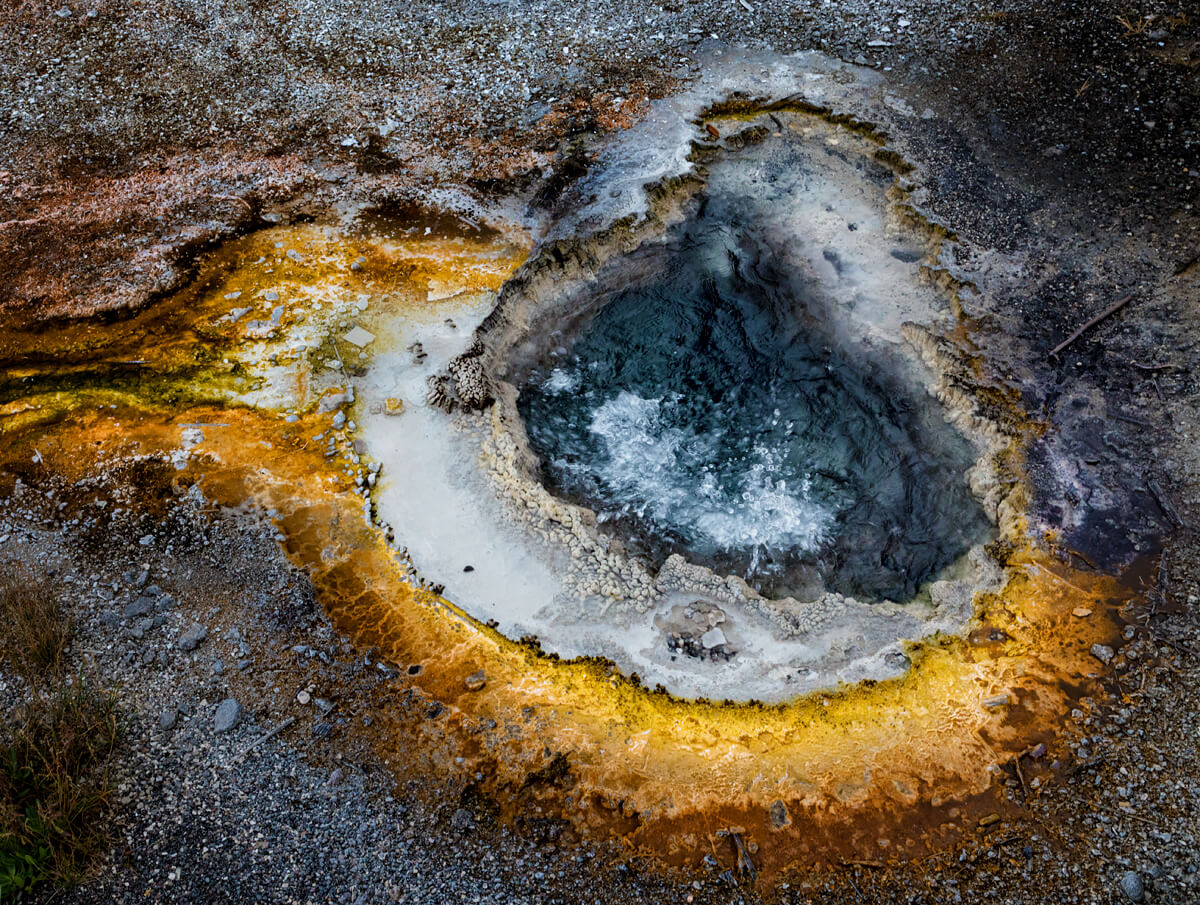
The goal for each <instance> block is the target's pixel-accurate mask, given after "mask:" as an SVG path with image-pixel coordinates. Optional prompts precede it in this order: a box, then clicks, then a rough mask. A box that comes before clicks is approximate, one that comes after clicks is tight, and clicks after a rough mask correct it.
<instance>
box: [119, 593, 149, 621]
mask: <svg viewBox="0 0 1200 905" xmlns="http://www.w3.org/2000/svg"><path fill="white" fill-rule="evenodd" d="M153 609H154V598H153V597H147V596H144V595H143V596H142V597H139V598H138V599H137V600H135V601H134V602H133V603H131V604H129V606H127V607H125V618H126V619H137V618H138V617H139V616H149V615H150V613H151V611H152V610H153Z"/></svg>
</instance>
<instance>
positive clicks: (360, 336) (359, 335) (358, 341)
mask: <svg viewBox="0 0 1200 905" xmlns="http://www.w3.org/2000/svg"><path fill="white" fill-rule="evenodd" d="M342 339H344V340H346V342H348V343H350V345H352V346H358V347H359V348H360V349H361V348H362V347H363V346H367V345H370V344H371V343H372V342H374V341H375V334H374V333H371V332H370V331H369V330H364V329H363V328H362V327H357V326H356V327H355V328H354V329H353V330H351V331H350V332H349V333H347V334H346V335H345V336H343V337H342Z"/></svg>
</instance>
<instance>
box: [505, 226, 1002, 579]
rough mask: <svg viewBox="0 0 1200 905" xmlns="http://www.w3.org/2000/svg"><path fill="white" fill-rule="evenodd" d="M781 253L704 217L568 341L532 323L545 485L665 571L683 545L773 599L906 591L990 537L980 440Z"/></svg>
mask: <svg viewBox="0 0 1200 905" xmlns="http://www.w3.org/2000/svg"><path fill="white" fill-rule="evenodd" d="M883 253H886V252H883ZM773 260H774V255H773V254H772V253H771V252H770V251H769V249H768V245H767V243H765V242H763V241H760V239H759V238H757V237H756V236H755V231H754V229H753V228H752V227H745V226H743V225H741V224H739V223H738V222H737V221H736V218H731V217H730V216H729V213H728V212H727V211H726V212H724V213H723V215H722V216H721V217H720V218H719V219H718V218H716V217H713V216H706V215H705V214H704V213H703V210H702V212H701V214H700V216H699V217H697V218H694V219H692V220H690V221H688V222H687V223H686V224H684V225H682V226H680V227H677V228H675V229H674V230H672V231H671V233H670V234H669V235H668V241H667V242H665V243H663V244H657V243H656V244H653V245H649V246H644V247H643V248H641V249H639V250H638V251H635V252H634V253H632V254H631V255H629V256H627V257H626V258H624V259H623V260H622V261H621V263H620V266H619V267H617V268H608V270H607V271H606V273H604V274H602V275H601V277H600V279H599V281H598V282H597V284H595V285H593V286H592V287H590V288H589V291H588V297H587V298H586V299H585V300H582V301H581V302H579V303H578V304H573V305H572V306H571V308H572V312H573V313H572V314H571V315H570V316H568V317H566V318H564V319H562V320H561V321H560V322H559V323H558V324H556V325H553V326H557V327H558V329H553V328H551V331H550V334H549V339H550V343H551V348H549V349H547V348H546V338H547V333H545V332H542V331H535V333H537V335H538V336H540V337H541V339H540V341H539V340H537V339H534V338H532V337H531V338H530V340H529V341H527V343H526V345H525V347H524V349H523V350H518V352H517V354H516V356H515V358H514V364H515V373H514V377H515V378H516V381H517V384H518V386H519V389H520V396H519V399H518V406H519V409H520V412H521V415H522V417H523V419H524V421H525V426H526V431H527V433H528V436H529V440H530V444H531V447H532V449H533V451H534V452H535V453H536V455H537V456H538V457H539V459H540V462H541V468H542V475H541V478H542V480H543V481H544V483H545V484H546V486H547V487H548V488H549V489H550V490H551V492H553V493H555V494H557V495H559V496H561V497H563V498H566V499H569V500H571V501H574V502H577V503H581V504H583V505H585V506H588V507H590V508H592V509H594V510H595V511H596V512H597V514H598V517H599V519H600V521H601V522H602V524H603V526H604V528H605V530H607V531H609V532H611V533H612V534H614V535H616V536H618V537H620V538H622V539H623V540H624V542H625V543H626V544H627V545H628V547H629V548H630V549H631V551H632V552H634V553H635V554H636V555H640V556H643V557H645V558H646V559H648V560H650V561H651V563H652V564H654V565H657V564H660V563H661V562H662V561H663V560H664V559H665V558H666V557H667V556H668V555H669V554H671V553H682V554H684V555H685V556H687V557H688V558H689V559H691V560H692V561H694V562H701V563H704V564H705V565H708V566H711V567H713V568H714V569H717V570H718V571H721V572H723V573H730V572H732V573H737V574H741V575H743V576H744V577H746V578H747V579H748V580H749V581H750V582H751V583H752V584H753V585H755V586H756V587H757V588H758V589H759V590H760V591H761V592H763V593H767V594H771V595H774V596H788V595H793V596H797V597H799V598H802V599H804V598H808V599H811V598H812V597H813V596H815V595H816V594H818V593H820V591H821V589H822V587H826V588H829V589H831V590H835V591H838V592H839V593H842V594H846V595H851V596H854V597H857V598H858V599H864V600H880V599H890V600H904V599H907V598H909V597H911V596H912V595H913V593H914V592H915V591H916V590H917V589H918V588H919V587H920V586H921V585H922V584H923V583H924V582H926V581H928V580H929V579H930V578H932V577H933V576H935V575H936V574H937V573H938V572H939V571H940V570H941V569H943V568H944V567H945V566H946V565H948V564H949V563H951V562H952V561H954V560H955V559H957V558H958V557H959V556H961V555H962V554H963V553H964V552H966V550H967V549H968V548H969V547H970V546H971V545H972V544H974V543H976V542H978V541H980V540H981V539H983V538H985V537H986V533H987V530H988V524H987V521H986V519H985V517H984V515H983V512H982V510H981V509H980V507H979V506H978V504H977V502H976V501H975V499H974V498H973V497H972V496H971V494H970V492H969V490H968V487H967V482H966V476H965V472H966V469H967V468H968V467H969V466H970V464H971V462H972V461H973V456H972V451H971V449H970V447H969V445H968V444H967V443H966V441H965V440H964V439H963V438H962V437H961V436H960V435H959V434H958V433H957V432H956V431H954V430H953V429H952V428H950V427H949V426H948V425H947V424H946V423H945V419H944V418H943V417H942V415H941V413H940V411H938V409H937V403H936V402H934V401H933V400H932V399H930V398H928V397H927V395H926V394H924V393H923V392H920V391H911V390H910V391H905V390H904V389H902V387H901V383H902V382H901V381H898V380H893V379H889V377H888V376H887V368H886V367H885V366H884V363H883V362H881V361H873V360H856V357H857V359H862V358H863V357H864V356H863V355H862V354H861V353H859V354H858V355H857V356H855V355H854V354H853V353H852V352H851V351H850V348H849V347H848V346H846V345H844V344H840V343H839V342H838V341H837V340H836V339H835V338H834V333H833V331H831V330H830V329H828V328H827V327H826V326H825V325H824V323H823V321H824V320H825V319H824V318H821V317H818V316H816V315H815V313H814V312H815V311H816V310H818V309H819V310H829V307H828V305H824V306H818V305H814V304H812V303H813V301H814V300H815V299H816V295H817V294H819V292H820V288H819V287H814V286H812V285H807V286H806V285H804V284H803V283H802V282H801V281H800V280H798V279H797V278H796V277H795V276H794V275H793V274H792V272H791V269H790V268H783V267H778V268H777V267H775V266H774V265H773ZM539 345H540V347H539ZM522 360H523V362H524V363H523V364H522V363H520V362H521V361H522Z"/></svg>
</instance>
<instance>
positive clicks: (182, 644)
mask: <svg viewBox="0 0 1200 905" xmlns="http://www.w3.org/2000/svg"><path fill="white" fill-rule="evenodd" d="M207 637H208V629H206V628H205V627H204V626H202V625H193V626H192V627H191V628H190V629H188V630H187V631H186V632H184V633H183V634H182V635H180V636H179V640H178V641H177V642H176V644H177V645H178V646H179V649H180V650H181V651H193V650H195V649H196V648H197V647H199V646H200V642H202V641H203V640H204V639H205V638H207Z"/></svg>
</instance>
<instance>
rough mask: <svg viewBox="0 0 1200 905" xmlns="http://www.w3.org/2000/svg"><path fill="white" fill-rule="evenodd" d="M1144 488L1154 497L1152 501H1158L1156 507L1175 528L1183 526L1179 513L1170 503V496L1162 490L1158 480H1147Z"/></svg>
mask: <svg viewBox="0 0 1200 905" xmlns="http://www.w3.org/2000/svg"><path fill="white" fill-rule="evenodd" d="M1146 489H1147V490H1149V491H1150V496H1152V497H1154V502H1156V503H1158V508H1159V509H1161V510H1162V512H1163V515H1165V516H1166V517H1167V518H1169V519H1170V520H1171V523H1172V524H1174V525H1175V527H1176V528H1182V527H1183V519H1181V518H1180V517H1179V513H1178V512H1176V511H1175V507H1174V506H1173V505H1171V500H1170V498H1169V497H1168V496H1167V495H1166V493H1164V492H1163V489H1162V487H1160V486H1159V484H1158V481H1147V482H1146Z"/></svg>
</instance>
